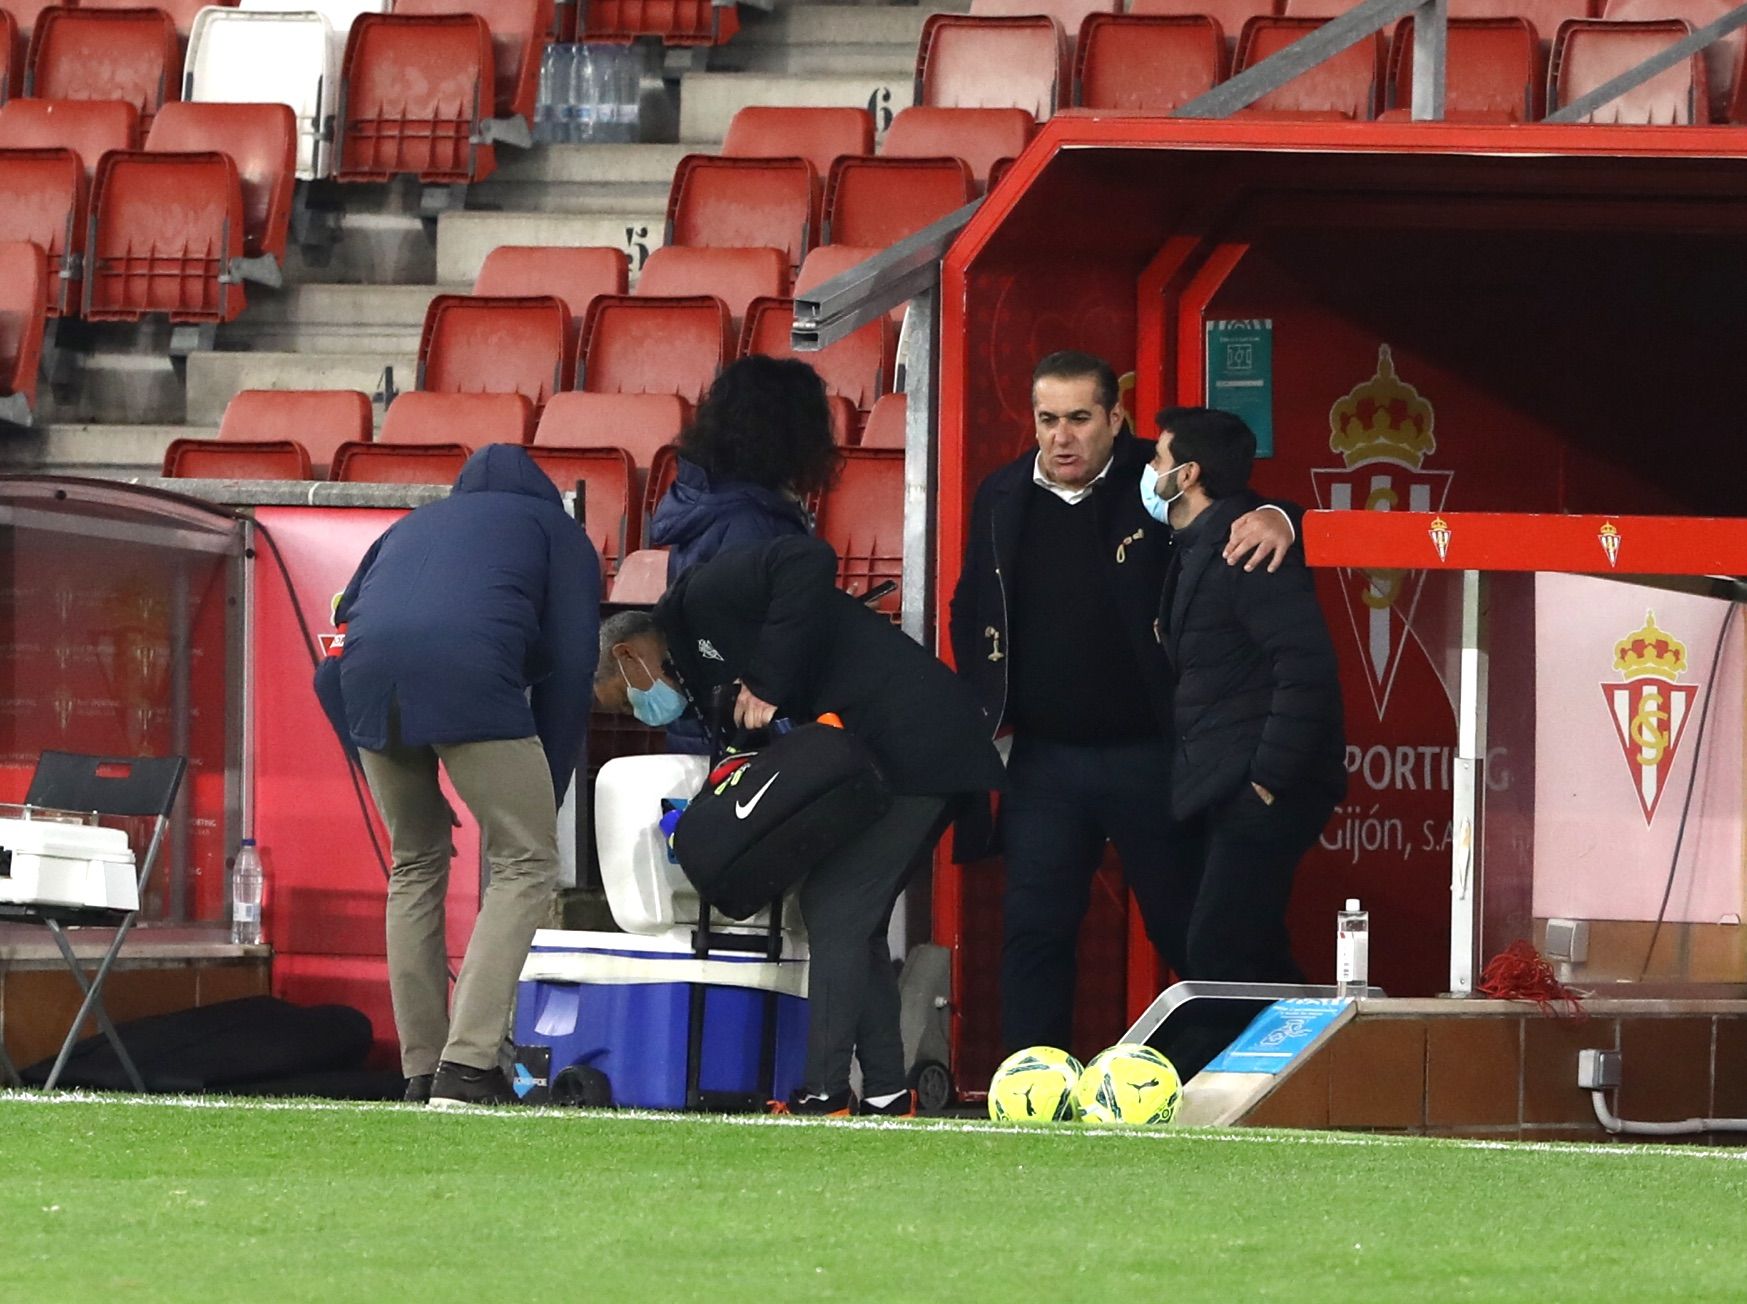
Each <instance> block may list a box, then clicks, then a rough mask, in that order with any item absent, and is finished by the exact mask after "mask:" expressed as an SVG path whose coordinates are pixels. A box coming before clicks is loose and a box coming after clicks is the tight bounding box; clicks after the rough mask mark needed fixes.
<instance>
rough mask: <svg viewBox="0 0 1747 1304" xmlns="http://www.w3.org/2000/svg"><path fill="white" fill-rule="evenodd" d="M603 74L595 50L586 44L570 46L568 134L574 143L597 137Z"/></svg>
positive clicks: (568, 138)
mask: <svg viewBox="0 0 1747 1304" xmlns="http://www.w3.org/2000/svg"><path fill="white" fill-rule="evenodd" d="M600 98H601V97H600V77H599V73H598V71H597V69H596V64H595V59H594V53H593V51H592V50H590V49H589V47H588V46H586V45H573V46H571V47H570V103H569V104H568V105H567V106H566V108H567V109H568V112H569V117H570V130H569V131H568V132H566V133H565V138H566V139H567V140H569V141H570V143H571V144H573V145H580V144H584V143H586V142H588V141H591V140H594V139H595V138H596V136H595V124H596V123H597V122H598V121H599V119H600Z"/></svg>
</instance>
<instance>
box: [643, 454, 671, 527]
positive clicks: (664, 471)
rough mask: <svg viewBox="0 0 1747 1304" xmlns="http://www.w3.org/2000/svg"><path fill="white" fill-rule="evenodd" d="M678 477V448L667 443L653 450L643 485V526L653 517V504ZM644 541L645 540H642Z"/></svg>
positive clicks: (658, 500) (647, 525) (647, 524)
mask: <svg viewBox="0 0 1747 1304" xmlns="http://www.w3.org/2000/svg"><path fill="white" fill-rule="evenodd" d="M677 479H679V448H678V446H677V445H675V444H668V445H667V446H666V447H664V448H658V449H656V450H655V460H654V461H652V462H651V463H650V464H649V476H648V479H647V481H646V483H645V484H644V487H643V528H644V531H645V532H647V531H648V528H649V522H650V521H652V520H654V519H655V505H656V504H657V503H659V502H660V501H661V500H662V499H663V498H665V497H666V496H667V491H668V490H669V489H671V488H673V482H674V481H675V480H677ZM644 542H645V543H646V542H647V540H644Z"/></svg>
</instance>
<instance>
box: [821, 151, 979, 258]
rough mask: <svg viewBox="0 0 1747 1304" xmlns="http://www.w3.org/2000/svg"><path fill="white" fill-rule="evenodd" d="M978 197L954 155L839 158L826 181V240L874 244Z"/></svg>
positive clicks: (898, 236)
mask: <svg viewBox="0 0 1747 1304" xmlns="http://www.w3.org/2000/svg"><path fill="white" fill-rule="evenodd" d="M976 197H977V183H976V178H975V177H973V176H972V175H971V169H970V165H969V164H968V163H966V162H965V161H964V160H963V159H959V158H840V159H838V160H837V162H836V163H835V164H833V165H832V167H831V176H830V180H829V181H828V182H827V183H826V186H825V227H824V233H825V243H826V244H847V245H861V246H863V247H864V248H870V249H878V248H883V247H884V246H886V245H890V244H896V243H897V242H898V241H899V240H902V239H903V238H904V237H905V236H907V235H914V234H915V233H916V232H918V231H920V230H921V229H922V228H923V227H925V226H928V225H929V224H931V223H933V222H938V221H939V220H940V219H941V218H943V217H945V216H947V215H948V214H949V213H956V212H957V211H958V210H959V209H961V208H963V207H964V206H965V205H966V204H968V203H970V202H971V201H972V200H974V199H975V198H976Z"/></svg>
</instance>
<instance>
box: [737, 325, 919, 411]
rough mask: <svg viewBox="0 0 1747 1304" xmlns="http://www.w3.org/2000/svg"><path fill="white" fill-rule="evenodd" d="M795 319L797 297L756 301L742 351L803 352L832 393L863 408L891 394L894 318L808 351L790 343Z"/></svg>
mask: <svg viewBox="0 0 1747 1304" xmlns="http://www.w3.org/2000/svg"><path fill="white" fill-rule="evenodd" d="M794 323H795V304H794V300H793V299H761V300H758V301H756V302H754V303H753V304H752V305H750V306H749V307H748V308H747V310H746V323H745V325H744V326H743V327H742V328H741V332H740V356H742V357H746V356H749V355H751V354H754V353H758V354H763V355H765V356H767V357H772V358H791V357H799V358H801V359H802V361H804V362H806V363H807V364H808V365H809V366H810V367H812V368H813V370H815V371H817V372H818V373H819V377H820V379H821V380H823V381H824V382H825V390H826V392H827V393H829V394H835V395H840V396H841V397H843V398H845V399H847V400H849V402H850V403H852V404H853V405H854V406H855V407H856V409H857V410H859V411H866V410H867V409H869V408H871V407H872V406H873V404H874V402H875V400H877V399H878V398H879V396H880V395H881V394H883V393H885V390H886V383H887V378H888V377H890V376H891V374H892V366H893V362H894V359H895V357H896V354H897V333H896V331H895V329H894V328H893V325H892V321H891V318H890V317H883V318H881V319H880V320H878V321H871V322H869V323H868V324H867V325H865V326H863V327H862V328H861V329H860V330H857V331H856V332H855V333H854V334H853V335H851V336H850V337H849V338H848V339H844V340H839V341H837V342H836V343H835V344H829V345H827V346H826V347H825V348H823V349H819V350H818V351H817V352H813V353H807V354H797V353H795V351H794V349H793V348H792V347H791V345H790V343H789V332H790V330H791V329H792V328H793V326H794Z"/></svg>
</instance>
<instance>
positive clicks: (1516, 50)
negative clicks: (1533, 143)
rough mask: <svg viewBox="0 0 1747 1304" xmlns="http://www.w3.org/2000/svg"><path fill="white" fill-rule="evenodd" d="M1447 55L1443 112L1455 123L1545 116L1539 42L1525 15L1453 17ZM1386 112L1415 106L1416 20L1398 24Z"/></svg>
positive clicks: (1395, 115) (1396, 114) (1402, 112)
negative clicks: (1414, 45) (1388, 103)
mask: <svg viewBox="0 0 1747 1304" xmlns="http://www.w3.org/2000/svg"><path fill="white" fill-rule="evenodd" d="M1446 40H1447V44H1446V46H1445V54H1444V117H1445V118H1446V119H1447V120H1449V121H1452V122H1464V121H1465V122H1535V121H1537V120H1539V118H1540V117H1541V88H1542V87H1543V86H1544V85H1545V84H1546V79H1545V77H1544V76H1543V74H1542V71H1541V69H1542V62H1541V51H1540V43H1539V42H1538V41H1537V40H1536V37H1535V29H1534V28H1533V27H1531V26H1530V25H1529V24H1528V22H1527V21H1526V20H1524V19H1521V18H1453V19H1451V20H1450V25H1449V29H1448V36H1447V38H1446ZM1389 102H1390V105H1391V106H1392V107H1391V108H1390V110H1389V111H1388V112H1387V113H1385V114H1384V115H1383V116H1384V117H1386V118H1392V119H1405V118H1409V117H1411V116H1412V108H1413V19H1411V18H1409V19H1406V20H1405V21H1403V22H1401V23H1399V24H1398V25H1397V27H1396V31H1395V40H1394V42H1393V44H1392V45H1391V47H1390V52H1389Z"/></svg>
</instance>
